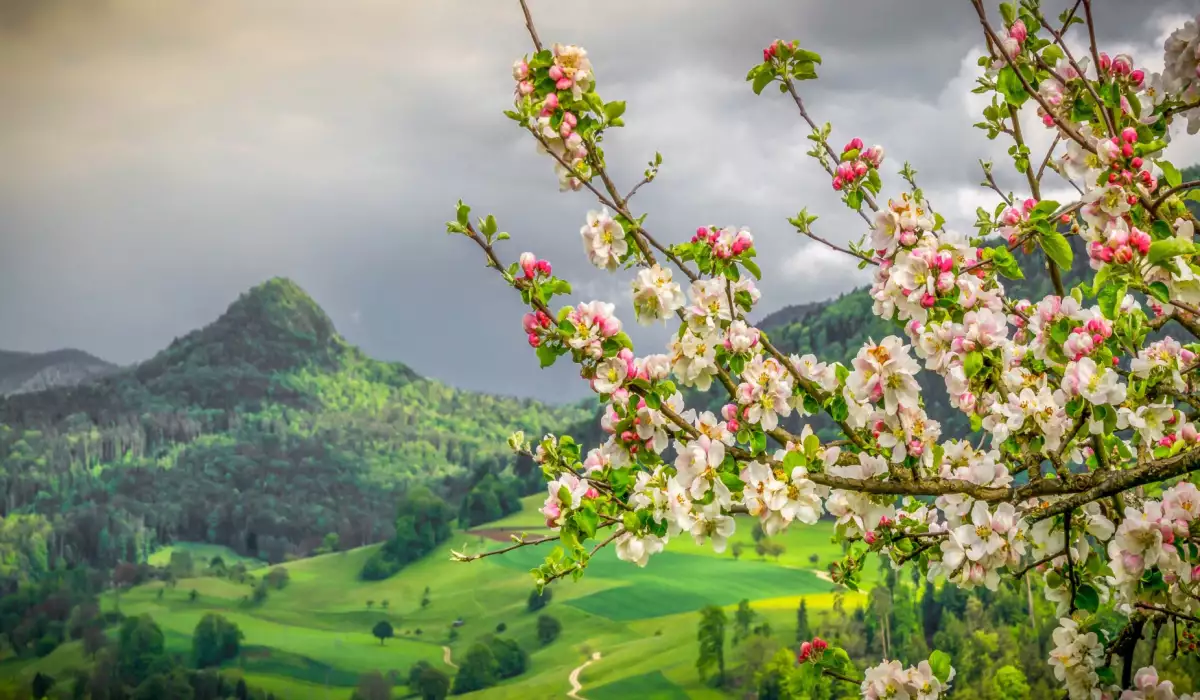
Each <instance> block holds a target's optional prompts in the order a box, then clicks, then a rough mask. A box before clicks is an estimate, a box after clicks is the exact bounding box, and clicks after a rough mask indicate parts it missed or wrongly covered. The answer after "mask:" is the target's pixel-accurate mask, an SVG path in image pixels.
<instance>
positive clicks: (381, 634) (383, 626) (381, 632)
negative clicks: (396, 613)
mask: <svg viewBox="0 0 1200 700" xmlns="http://www.w3.org/2000/svg"><path fill="white" fill-rule="evenodd" d="M371 634H373V635H375V637H376V638H377V639H378V640H379V646H383V643H384V642H385V641H387V640H389V639H391V638H392V637H395V636H396V630H394V629H392V623H390V622H388V621H387V620H380V621H379V622H376V623H375V627H373V628H371Z"/></svg>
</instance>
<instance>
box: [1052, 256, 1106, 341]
mask: <svg viewBox="0 0 1200 700" xmlns="http://www.w3.org/2000/svg"><path fill="white" fill-rule="evenodd" d="M1112 271H1113V267H1112V265H1105V266H1103V267H1101V268H1100V269H1099V270H1096V276H1095V278H1093V280H1092V296H1096V295H1097V294H1099V293H1100V290H1101V289H1103V288H1104V283H1105V282H1107V281H1108V278H1109V277H1111V276H1112ZM1060 342H1061V341H1060Z"/></svg>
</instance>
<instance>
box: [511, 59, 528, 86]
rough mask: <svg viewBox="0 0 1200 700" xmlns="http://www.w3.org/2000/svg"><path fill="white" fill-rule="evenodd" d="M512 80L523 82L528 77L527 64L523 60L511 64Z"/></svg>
mask: <svg viewBox="0 0 1200 700" xmlns="http://www.w3.org/2000/svg"><path fill="white" fill-rule="evenodd" d="M512 75H513V80H517V81H520V80H524V79H526V78H528V77H529V64H528V63H526V62H525V61H524V60H523V59H518V60H516V61H514V62H513V71H512Z"/></svg>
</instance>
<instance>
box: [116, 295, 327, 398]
mask: <svg viewBox="0 0 1200 700" xmlns="http://www.w3.org/2000/svg"><path fill="white" fill-rule="evenodd" d="M348 350H349V346H348V345H347V344H346V342H345V341H344V340H342V337H341V336H340V335H338V333H337V329H336V328H334V326H333V321H331V320H330V319H329V316H328V315H326V313H325V311H324V310H322V309H321V307H320V306H319V305H317V303H316V302H315V301H313V299H312V297H310V296H309V295H308V293H307V292H305V291H304V290H303V289H302V288H301V287H300V285H298V284H296V283H295V282H293V281H292V280H290V279H287V278H285V277H274V278H272V279H269V280H267V281H266V282H263V283H262V284H259V285H257V286H255V287H252V288H250V289H249V290H247V291H245V292H243V293H242V294H241V296H239V297H238V298H237V299H236V300H235V301H234V302H233V303H232V304H230V305H229V308H228V309H226V311H225V313H223V314H221V316H220V317H219V318H218V319H217V320H216V321H213V322H212V323H210V324H209V325H207V326H205V327H203V328H201V329H200V330H196V331H192V332H191V333H188V334H187V335H185V336H183V337H182V338H176V339H175V341H174V342H172V343H171V345H170V347H168V348H167V349H166V350H164V351H162V352H161V353H159V354H158V355H156V356H155V357H154V358H153V359H151V360H150V361H148V362H146V363H145V364H143V365H142V366H141V367H139V368H138V375H139V376H141V377H142V378H143V379H145V378H147V377H150V376H155V375H158V374H161V373H162V372H163V371H165V370H166V369H168V368H170V367H173V366H178V365H187V366H192V367H198V366H221V367H236V366H247V365H249V366H252V367H254V368H256V369H258V370H260V371H263V372H272V371H278V370H286V369H292V368H295V367H300V366H304V365H310V364H311V365H317V366H320V367H333V366H335V365H336V364H337V363H338V360H339V359H340V357H341V356H342V355H343V354H344V353H345V352H347V351H348Z"/></svg>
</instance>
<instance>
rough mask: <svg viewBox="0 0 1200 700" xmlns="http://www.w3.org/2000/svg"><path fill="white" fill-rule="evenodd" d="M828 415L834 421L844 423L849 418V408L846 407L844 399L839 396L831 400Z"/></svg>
mask: <svg viewBox="0 0 1200 700" xmlns="http://www.w3.org/2000/svg"><path fill="white" fill-rule="evenodd" d="M829 415H830V416H831V417H832V418H833V419H834V420H836V421H839V422H840V421H844V420H846V418H848V417H849V416H850V407H849V406H847V405H846V399H845V398H843V397H842V396H841V395H840V394H839V395H838V397H837V398H835V399H834V400H833V403H832V404H831V405H830V406H829Z"/></svg>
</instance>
